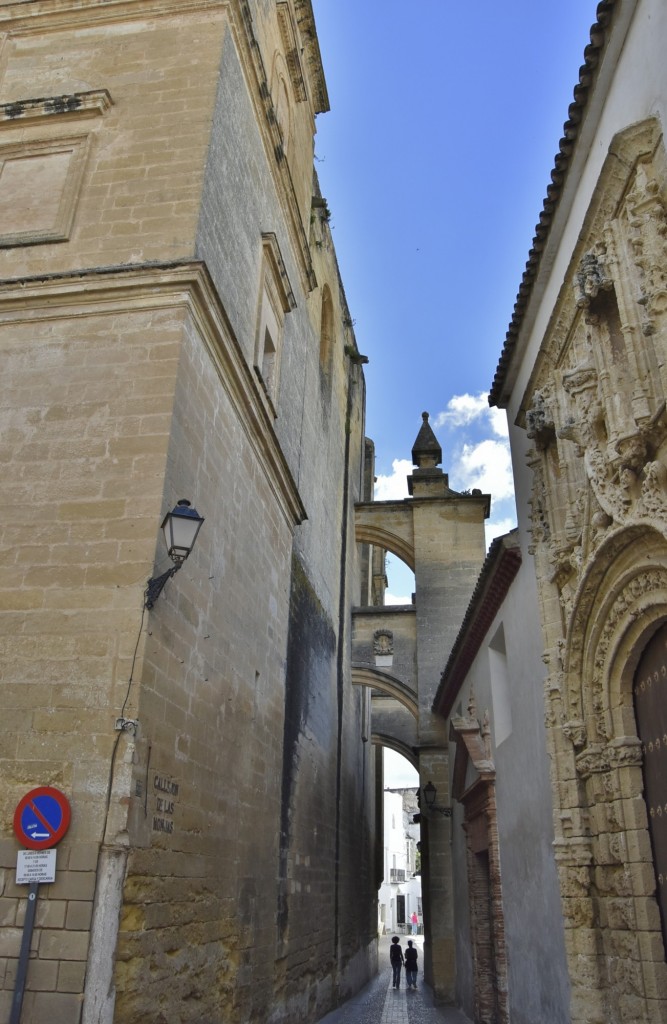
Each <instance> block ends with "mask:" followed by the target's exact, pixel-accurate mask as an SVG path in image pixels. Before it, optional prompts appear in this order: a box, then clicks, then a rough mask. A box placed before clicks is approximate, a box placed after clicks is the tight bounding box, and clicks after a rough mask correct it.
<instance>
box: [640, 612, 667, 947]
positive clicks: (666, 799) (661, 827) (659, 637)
mask: <svg viewBox="0 0 667 1024" xmlns="http://www.w3.org/2000/svg"><path fill="white" fill-rule="evenodd" d="M633 690H634V699H635V715H636V718H637V731H638V734H639V738H640V740H641V742H642V749H643V752H644V762H643V763H644V799H645V800H646V810H647V812H648V821H649V831H650V833H651V845H652V847H653V863H654V865H655V876H656V896H657V899H658V903H659V905H660V915H661V918H662V934H663V940H664V942H665V947H666V948H667V625H664V626H662V627H661V628H660V629H659V630H658V632H657V633H656V634H655V635H654V636H653V638H652V640H650V641H649V643H648V644H647V646H646V649H645V651H644V653H643V655H642V657H641V661H640V662H639V665H638V666H637V672H636V673H635V679H634V685H633Z"/></svg>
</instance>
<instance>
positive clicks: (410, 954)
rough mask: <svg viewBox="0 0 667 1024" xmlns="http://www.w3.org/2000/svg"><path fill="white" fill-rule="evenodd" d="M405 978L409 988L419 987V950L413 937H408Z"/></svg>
mask: <svg viewBox="0 0 667 1024" xmlns="http://www.w3.org/2000/svg"><path fill="white" fill-rule="evenodd" d="M405 980H406V982H407V986H408V988H413V989H415V988H417V950H416V948H415V947H414V946H413V945H412V939H408V948H407V949H406V951H405Z"/></svg>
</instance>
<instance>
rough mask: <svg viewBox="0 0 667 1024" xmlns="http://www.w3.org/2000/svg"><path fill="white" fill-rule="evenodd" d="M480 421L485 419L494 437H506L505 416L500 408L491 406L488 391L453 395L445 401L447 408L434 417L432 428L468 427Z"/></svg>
mask: <svg viewBox="0 0 667 1024" xmlns="http://www.w3.org/2000/svg"><path fill="white" fill-rule="evenodd" d="M480 421H481V422H482V423H483V422H484V421H486V423H488V425H489V426H490V428H491V430H492V432H493V433H494V434H495V435H496V437H507V416H506V415H505V412H504V411H503V410H502V409H496V408H495V407H494V408H491V406H490V405H489V392H488V391H480V393H479V394H478V395H468V394H465V395H454V396H453V397H452V398H450V400H449V401H448V402H447V409H446V410H445V411H444V412H439V413H438V414H437V416H436V417H435V420H434V428H435V429H437V428H438V427H450V428H451V427H453V428H457V427H469V426H470V425H471V424H473V423H480Z"/></svg>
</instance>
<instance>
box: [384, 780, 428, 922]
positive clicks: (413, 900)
mask: <svg viewBox="0 0 667 1024" xmlns="http://www.w3.org/2000/svg"><path fill="white" fill-rule="evenodd" d="M417 811H418V806H417V795H416V791H415V789H414V788H411V789H386V790H385V791H384V861H383V863H384V881H383V882H382V885H381V886H380V891H379V893H378V932H379V934H380V935H388V934H390V933H391V934H392V935H393V934H397V935H405V934H409V933H410V930H411V925H410V919H411V917H412V914H413V913H416V914H417V917H418V919H419V928H420V929H421V928H422V884H421V875H420V874H419V873H418V872H419V851H418V840H419V825H415V824H414V822H413V816H414V815H415V814H416V813H417Z"/></svg>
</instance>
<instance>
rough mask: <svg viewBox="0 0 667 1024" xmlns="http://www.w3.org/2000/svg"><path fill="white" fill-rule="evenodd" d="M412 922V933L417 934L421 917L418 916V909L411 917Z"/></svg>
mask: <svg viewBox="0 0 667 1024" xmlns="http://www.w3.org/2000/svg"><path fill="white" fill-rule="evenodd" d="M410 924H411V925H412V934H413V935H416V934H417V929H418V927H419V918H418V917H417V911H416V910H413V911H412V915H411V917H410Z"/></svg>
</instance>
